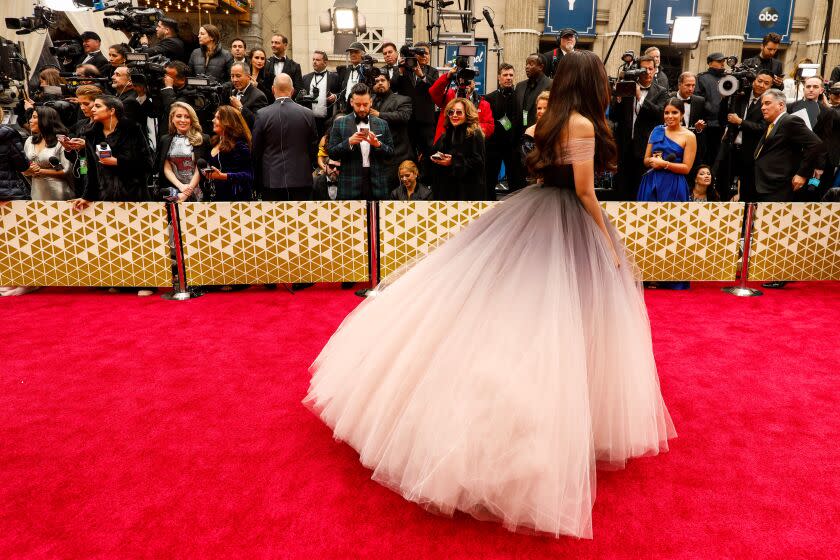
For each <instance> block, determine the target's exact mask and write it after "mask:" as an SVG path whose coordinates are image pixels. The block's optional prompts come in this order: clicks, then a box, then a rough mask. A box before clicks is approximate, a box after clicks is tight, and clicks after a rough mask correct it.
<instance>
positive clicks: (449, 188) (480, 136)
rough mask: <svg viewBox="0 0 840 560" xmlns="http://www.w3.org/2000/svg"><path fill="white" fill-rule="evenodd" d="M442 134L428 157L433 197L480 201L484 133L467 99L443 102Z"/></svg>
mask: <svg viewBox="0 0 840 560" xmlns="http://www.w3.org/2000/svg"><path fill="white" fill-rule="evenodd" d="M444 113H445V114H446V121H445V122H444V128H443V134H442V135H441V136H440V138H438V141H437V142H435V146H434V149H435V153H434V154H432V156H431V158H430V159H431V161H432V163H434V164H436V165H434V167H433V173H432V184H433V188H434V192H435V199H437V200H484V198H485V189H484V175H485V172H484V133H483V132H482V131H481V127H480V126H479V124H478V111H476V110H475V105H473V104H472V102H471V101H470V100H469V99H463V98H460V97H456V98H454V99H452V100H451V101H450V102H449V103H447V104H446V108H445V109H444Z"/></svg>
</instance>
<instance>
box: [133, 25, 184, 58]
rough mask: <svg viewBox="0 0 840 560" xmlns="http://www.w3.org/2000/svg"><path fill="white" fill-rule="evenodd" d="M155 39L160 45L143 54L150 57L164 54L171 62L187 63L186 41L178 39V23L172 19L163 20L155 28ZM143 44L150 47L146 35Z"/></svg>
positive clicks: (142, 39)
mask: <svg viewBox="0 0 840 560" xmlns="http://www.w3.org/2000/svg"><path fill="white" fill-rule="evenodd" d="M155 37H157V39H158V43H157V44H156V45H155V46H153V47H148V46H147V47H146V48H144V49H143V51H142V52H144V53H146V54H148V55H149V56H156V55H159V54H162V55H163V56H165V57H166V58H168V59H169V60H180V61H182V62H186V60H187V53H186V51H185V49H184V41H183V40H182V39H181V38H180V37H178V22H177V21H175V20H174V19H170V18H167V17H165V18H161V19H159V20H158V22H157V27H156V28H155ZM140 42H141V44H143V45H148V44H149V39H148V37H146V36H145V35H144V36H143V37H142V38H141V39H140Z"/></svg>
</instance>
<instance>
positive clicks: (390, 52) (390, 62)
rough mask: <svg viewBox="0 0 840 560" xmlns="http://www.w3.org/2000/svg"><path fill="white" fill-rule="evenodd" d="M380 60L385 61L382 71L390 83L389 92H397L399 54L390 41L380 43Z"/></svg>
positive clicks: (395, 46)
mask: <svg viewBox="0 0 840 560" xmlns="http://www.w3.org/2000/svg"><path fill="white" fill-rule="evenodd" d="M382 58H383V59H384V60H385V66H383V67H382V71H383V72H385V74H386V75H387V76H388V79H389V80H390V81H391V90H392V91H397V90H398V89H399V80H400V65H399V62H400V52H399V51H398V50H397V45H396V44H394V43H393V42H391V41H386V42H384V43H382Z"/></svg>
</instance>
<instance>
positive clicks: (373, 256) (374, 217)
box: [356, 200, 379, 297]
mask: <svg viewBox="0 0 840 560" xmlns="http://www.w3.org/2000/svg"><path fill="white" fill-rule="evenodd" d="M367 218H368V263H369V265H370V271H369V272H368V277H369V279H370V288H366V289H363V290H358V291H357V292H356V295H357V296H359V297H369V296H373V295H375V294H376V286H377V285H379V202H377V201H375V200H371V201H368V203H367Z"/></svg>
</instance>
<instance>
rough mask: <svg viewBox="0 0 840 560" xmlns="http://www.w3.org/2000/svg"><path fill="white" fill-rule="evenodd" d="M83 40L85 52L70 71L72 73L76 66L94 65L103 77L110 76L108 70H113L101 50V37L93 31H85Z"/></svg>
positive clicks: (82, 36)
mask: <svg viewBox="0 0 840 560" xmlns="http://www.w3.org/2000/svg"><path fill="white" fill-rule="evenodd" d="M81 39H82V50H84V52H83V53H82V54H81V55H80V56H79V57H78V58H77V59H76V60H75V61H74V63H73V65H72V66H71V67H70V69H69V70H68V71H70V72H72V71H73V69H75V68H76V66H79V65H80V64H93V65H94V66H96V68H97V69H99V73H100V74H101V75H103V76H106V75H107V74H108V70H109V69H110V68H111V63H110V62H108V59H107V58H105V55H103V54H102V52H101V51H100V50H99V49H100V45H101V44H102V39H100V38H99V35H98V34H97V33H95V32H93V31H85V32H84V33H82V35H81Z"/></svg>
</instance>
